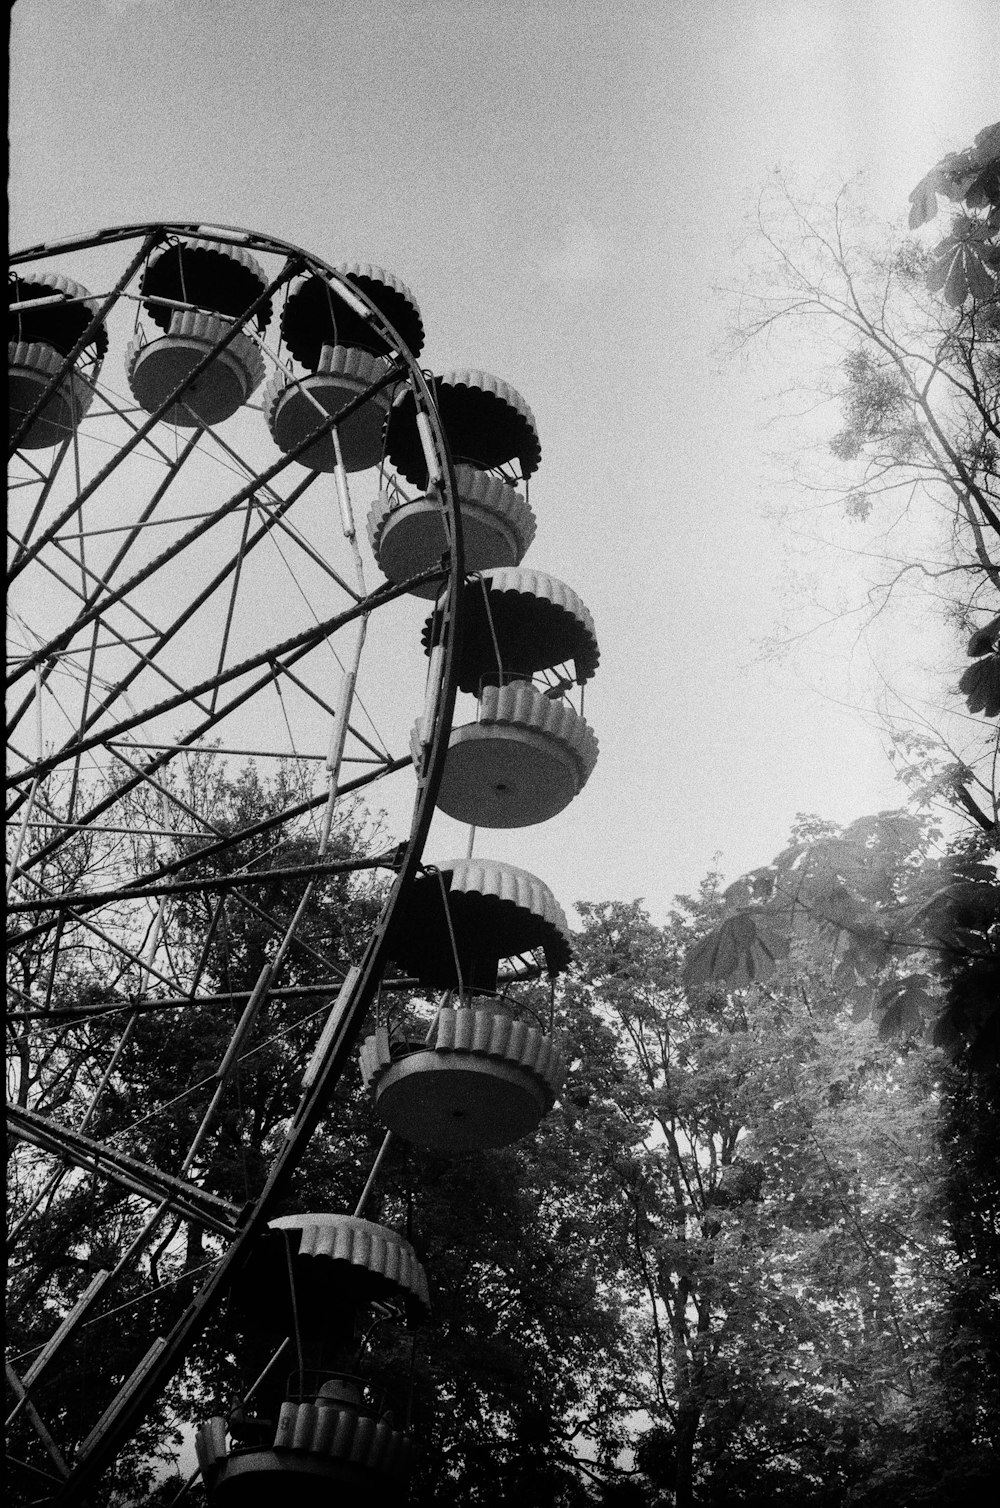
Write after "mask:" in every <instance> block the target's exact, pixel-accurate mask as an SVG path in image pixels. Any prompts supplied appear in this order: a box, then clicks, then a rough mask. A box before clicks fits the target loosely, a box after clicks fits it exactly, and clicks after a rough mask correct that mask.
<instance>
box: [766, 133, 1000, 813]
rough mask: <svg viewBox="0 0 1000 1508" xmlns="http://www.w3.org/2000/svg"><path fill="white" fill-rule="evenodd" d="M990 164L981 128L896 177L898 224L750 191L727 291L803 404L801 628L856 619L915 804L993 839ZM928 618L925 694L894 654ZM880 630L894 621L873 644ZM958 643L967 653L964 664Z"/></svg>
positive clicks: (999, 430)
mask: <svg viewBox="0 0 1000 1508" xmlns="http://www.w3.org/2000/svg"><path fill="white" fill-rule="evenodd" d="M998 164H1000V125H993V126H990V127H987V128H986V129H985V130H984V131H982V132H980V134H979V136H977V138H976V142H975V144H974V146H973V147H972V148H970V149H969V151H967V152H963V153H954V154H950V155H949V156H948V157H946V158H945V159H944V160H943V161H942V162H941V163H939V164H938V165H937V166H936V167H935V168H933V169H932V170H931V171H930V172H929V173H928V174H927V175H926V177H925V178H924V179H923V180H922V182H921V184H920V185H918V187H917V188H916V189H915V190H914V193H913V195H911V202H912V213H911V222H910V223H911V234H910V235H909V236H906V235H904V234H902V233H899V232H895V231H891V230H887V229H885V228H883V227H878V226H876V225H873V224H872V223H871V221H870V220H869V219H868V218H867V217H866V216H865V214H864V211H863V208H862V207H861V206H860V205H858V204H857V203H856V202H855V198H854V196H853V195H852V194H851V193H850V192H849V191H847V190H845V191H843V192H841V193H840V194H838V195H837V197H836V198H835V200H834V202H833V205H832V206H831V207H830V208H829V209H825V208H823V207H822V206H818V207H811V206H807V205H805V204H803V203H802V202H801V201H800V200H798V199H797V198H796V197H795V196H794V195H793V194H792V192H791V190H790V189H789V188H788V187H787V186H786V185H785V184H783V183H781V182H780V181H779V182H777V183H776V184H775V186H774V187H773V189H771V190H769V191H768V192H767V193H766V194H765V195H764V196H763V197H762V200H761V204H760V214H759V233H760V241H759V244H760V245H761V246H762V248H763V256H762V265H761V267H760V269H759V272H758V273H757V274H756V275H755V277H754V279H753V280H752V282H751V284H750V286H749V287H748V288H746V289H745V290H743V293H742V295H741V302H740V318H739V337H738V338H739V340H740V343H741V345H742V346H743V348H744V349H747V348H749V347H750V346H751V345H752V344H759V343H760V342H762V341H765V340H766V341H767V342H768V343H769V344H768V349H769V351H770V353H771V354H772V356H773V355H777V354H778V353H779V352H780V355H781V357H782V358H783V359H787V362H788V364H789V367H790V369H791V370H792V371H793V372H794V373H795V374H796V376H795V377H794V378H793V379H792V381H791V384H790V386H791V388H792V389H793V390H794V391H795V392H796V396H797V398H798V399H799V401H798V402H797V404H796V408H797V409H798V410H799V412H800V414H801V411H802V409H803V407H805V408H806V409H807V412H808V419H807V420H806V419H805V418H802V419H800V420H799V421H798V433H799V443H800V444H801V446H802V447H803V452H804V455H805V460H804V461H803V462H800V463H799V464H798V465H797V466H796V467H795V468H794V485H795V489H796V495H797V497H798V498H799V499H802V500H804V501H803V502H802V505H801V510H800V511H797V512H796V517H795V521H794V527H795V528H796V530H797V531H802V529H803V526H804V528H805V531H806V532H808V533H809V534H810V535H811V536H812V537H813V538H814V539H815V540H817V541H820V542H822V545H823V547H824V548H823V553H822V562H823V571H824V575H825V578H826V580H825V583H824V587H821V588H820V590H821V591H822V593H823V595H822V608H821V610H820V611H819V612H814V614H813V618H812V620H811V621H809V622H808V624H807V629H806V631H807V632H811V631H813V629H815V628H819V627H821V626H822V627H825V628H826V629H828V630H829V629H830V628H831V627H832V626H833V625H834V624H837V623H839V624H841V625H844V624H845V623H847V622H854V623H857V624H859V625H860V627H859V637H860V636H864V637H865V639H866V642H867V643H868V644H869V645H870V646H871V649H870V652H871V654H872V656H873V658H874V660H875V663H876V672H877V674H878V675H879V677H880V678H881V679H882V680H883V681H884V682H885V683H886V684H885V685H884V687H883V689H882V691H881V693H880V695H881V698H882V704H883V706H884V707H885V708H886V710H887V711H888V712H889V713H890V714H891V726H892V731H893V738H894V744H895V747H894V753H895V756H896V759H897V761H898V766H899V768H900V771H901V773H902V774H904V776H906V777H907V778H908V779H909V781H910V783H911V785H912V787H913V789H914V791H915V792H916V793H918V794H919V795H921V796H922V798H923V799H924V800H925V801H927V802H928V803H931V804H934V803H937V804H938V805H939V807H940V806H950V807H951V808H952V809H954V810H957V811H958V812H960V814H961V816H962V818H963V819H964V820H968V819H971V820H972V821H973V822H974V823H975V824H976V825H977V826H978V827H980V828H981V829H982V830H983V831H984V832H986V833H988V834H989V835H990V836H991V837H992V839H993V840H994V842H995V840H996V836H997V831H998V805H997V802H998V792H997V786H996V779H995V763H996V759H995V756H996V748H997V743H996V739H997V729H996V722H995V720H996V718H997V716H998V715H1000V640H998V635H1000V617H998V613H997V607H998V591H1000V556H998V553H997V551H998V538H1000V471H998V454H1000V450H998V446H1000V346H998V342H1000V191H998V188H997V182H998ZM942 200H943V201H944V202H945V207H944V208H942ZM803 336H805V337H807V339H808V345H807V346H804V343H803ZM785 338H787V346H782V345H781V344H780V342H781V341H782V340H783V339H785ZM806 352H808V353H809V355H808V357H807V356H806V354H805V353H806ZM803 391H805V392H806V393H807V394H808V397H809V400H810V401H808V403H807V404H806V405H803V404H802V402H801V398H802V395H803ZM831 410H832V412H831ZM832 501H839V504H840V513H841V516H842V517H844V518H846V519H847V520H848V521H849V527H848V528H847V529H846V530H845V529H843V528H841V527H840V526H838V524H837V521H836V513H835V512H834V510H833V509H831V506H830V504H831V502H832ZM852 556H853V559H851V557H852ZM845 558H847V559H851V579H850V581H849V582H848V583H847V584H846V585H845V586H844V588H843V591H842V595H841V597H840V598H839V599H837V598H834V596H833V588H832V586H831V585H830V582H831V581H832V580H834V579H836V578H837V576H838V571H839V567H838V565H837V562H838V560H841V561H842V560H843V559H845ZM840 574H841V575H842V574H843V573H842V572H841V573H840ZM932 617H936V618H937V619H938V620H940V621H942V622H943V623H945V624H946V625H947V629H948V632H949V634H950V635H951V639H952V645H951V648H950V650H949V651H948V653H949V658H950V660H951V666H950V668H949V670H948V671H947V672H946V673H945V675H943V676H942V680H941V684H940V685H939V687H938V688H937V690H936V691H934V690H932V691H931V692H930V694H928V691H927V688H926V686H924V687H922V688H915V686H914V685H913V684H912V679H913V678H912V675H910V671H911V670H912V668H913V667H912V666H907V665H906V664H905V663H903V664H900V655H899V653H898V649H899V645H900V643H901V642H902V643H905V642H906V641H908V640H913V641H918V640H920V638H921V636H926V633H927V624H928V620H929V619H930V618H932ZM887 623H892V624H893V625H894V632H893V634H892V635H887V636H884V637H883V639H882V640H879V639H878V638H877V631H878V629H879V628H880V626H881V625H883V624H887ZM801 626H802V625H801V624H800V625H799V628H800V630H801ZM960 646H961V647H960ZM962 649H966V650H967V653H968V657H969V658H970V659H971V660H972V662H973V663H971V664H968V665H966V666H965V668H964V669H962V668H961V653H962ZM925 652H926V651H924V653H925ZM883 660H884V661H885V666H883V663H882V662H883Z"/></svg>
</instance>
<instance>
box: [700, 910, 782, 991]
mask: <svg viewBox="0 0 1000 1508" xmlns="http://www.w3.org/2000/svg"><path fill="white" fill-rule="evenodd" d="M787 956H788V939H787V937H782V936H781V934H780V933H778V932H776V931H775V930H774V929H773V928H772V927H771V926H770V925H769V923H768V919H767V917H766V915H765V913H764V912H763V911H760V910H756V911H737V912H735V913H734V914H733V915H732V916H727V917H726V919H725V921H723V922H721V923H720V925H719V926H718V927H716V928H715V929H714V930H713V931H711V932H710V933H709V934H708V936H707V937H703V938H702V940H701V941H700V942H699V943H697V944H696V945H695V946H694V947H693V948H692V949H691V950H690V952H689V953H688V956H687V961H686V963H685V965H684V982H685V984H687V985H696V984H708V983H710V982H711V981H712V980H718V981H719V982H720V983H723V984H727V985H729V986H730V988H732V989H743V988H745V987H746V986H747V985H750V984H756V983H759V982H760V981H761V980H763V979H769V978H770V977H771V975H772V974H773V973H774V970H775V968H776V966H777V963H778V961H779V960H780V959H782V958H787Z"/></svg>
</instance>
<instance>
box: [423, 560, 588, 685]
mask: <svg viewBox="0 0 1000 1508" xmlns="http://www.w3.org/2000/svg"><path fill="white" fill-rule="evenodd" d="M464 591H465V601H464V603H463V609H464V621H463V632H462V649H461V658H460V663H459V671H458V684H459V687H460V688H461V690H462V691H471V692H478V691H479V689H480V687H481V686H482V684H483V683H484V681H486V680H488V679H492V680H498V679H499V680H501V681H502V680H505V679H506V678H507V677H513V676H531V675H535V674H537V673H538V672H539V671H542V670H551V669H553V668H554V667H555V666H557V665H563V664H567V663H570V662H572V664H573V667H574V675H575V679H576V681H577V683H578V684H579V685H583V683H584V682H585V681H588V680H590V678H591V676H592V675H593V674H594V672H595V670H596V669H597V666H598V664H599V662H600V658H601V656H600V650H599V649H598V645H597V633H596V630H595V628H594V620H593V618H592V617H591V615H590V612H589V611H588V609H587V608H586V607H585V606H584V603H583V602H582V601H581V599H580V598H579V597H578V596H577V594H576V592H574V591H573V589H572V587H569V586H567V585H566V583H565V582H563V581H559V580H557V579H556V577H555V576H549V575H547V574H546V573H545V572H544V571H532V570H529V569H527V568H526V567H524V566H509V567H501V568H500V569H498V570H495V571H484V572H483V574H482V575H481V576H478V577H475V578H473V579H471V580H469V581H467V582H466V584H465V588H464ZM441 628H442V618H441V615H440V614H439V613H437V612H434V613H432V614H431V616H430V617H429V618H428V619H427V621H426V623H425V624H424V628H423V634H422V642H423V645H424V650H425V652H426V653H429V652H430V650H431V649H432V648H433V646H434V645H435V644H437V642H438V639H439V637H440V634H441Z"/></svg>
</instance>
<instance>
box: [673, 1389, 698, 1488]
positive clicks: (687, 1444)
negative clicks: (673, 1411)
mask: <svg viewBox="0 0 1000 1508" xmlns="http://www.w3.org/2000/svg"><path fill="white" fill-rule="evenodd" d="M700 1423H701V1409H700V1408H699V1407H698V1405H697V1404H696V1403H695V1402H694V1401H693V1400H688V1401H686V1402H684V1403H682V1404H681V1406H680V1408H679V1409H678V1410H677V1431H676V1434H675V1437H674V1438H675V1441H676V1451H677V1455H676V1462H677V1464H676V1467H675V1470H674V1508H692V1505H693V1503H694V1442H695V1440H696V1439H697V1438H698V1425H699V1424H700Z"/></svg>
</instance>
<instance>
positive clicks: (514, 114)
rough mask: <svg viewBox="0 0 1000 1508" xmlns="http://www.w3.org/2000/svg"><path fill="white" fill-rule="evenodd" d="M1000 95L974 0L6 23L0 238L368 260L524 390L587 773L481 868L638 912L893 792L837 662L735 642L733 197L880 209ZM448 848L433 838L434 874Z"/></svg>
mask: <svg viewBox="0 0 1000 1508" xmlns="http://www.w3.org/2000/svg"><path fill="white" fill-rule="evenodd" d="M998 78H1000V4H998V3H997V0H898V3H893V0H623V3H621V4H619V5H616V6H612V5H610V4H608V3H607V0H600V3H596V4H595V3H591V0H503V3H499V0H366V3H359V0H354V3H338V0H90V3H89V4H81V3H80V0H17V4H16V5H15V8H14V12H13V31H12V53H11V117H12V120H11V184H10V218H11V232H10V233H11V241H12V244H13V245H15V246H18V245H24V244H30V243H34V242H36V241H40V240H45V239H55V238H59V237H63V236H67V235H69V234H72V233H73V232H74V231H78V230H86V229H89V228H96V227H98V226H103V225H112V224H116V223H126V222H132V221H138V220H144V219H156V218H163V219H170V218H183V219H203V220H206V221H210V222H215V223H220V224H227V223H228V224H237V225H244V226H247V227H250V228H252V229H257V230H262V231H271V232H274V233H276V234H278V235H281V236H284V237H286V238H287V239H289V240H291V241H293V242H296V243H299V244H301V245H303V246H305V247H307V248H308V249H310V250H312V251H314V252H316V253H318V254H319V255H320V256H323V257H325V258H328V259H330V260H339V259H342V258H345V257H356V258H358V259H361V260H364V261H371V262H374V263H377V264H380V265H382V266H385V267H387V268H390V269H391V270H393V271H394V272H395V273H396V274H397V275H398V276H400V277H402V278H403V279H404V281H405V282H406V283H408V284H409V286H410V287H411V288H412V289H413V290H414V291H415V293H416V294H417V297H418V299H419V301H420V305H421V309H422V313H423V318H424V324H425V327H426V329H427V331H428V342H427V346H426V347H425V351H424V353H423V355H422V357H421V360H422V363H423V364H425V365H427V366H429V367H432V368H434V369H435V370H443V369H447V368H449V367H466V366H469V367H483V368H485V369H487V370H489V371H492V372H494V373H496V374H497V375H498V376H500V377H502V378H504V379H505V380H507V381H509V382H511V383H512V384H513V385H514V386H515V387H516V388H517V389H518V390H519V391H520V392H522V393H523V394H524V396H525V398H526V399H527V401H528V403H529V404H530V405H531V407H532V408H533V410H534V413H535V415H536V418H537V421H538V425H539V430H540V434H541V439H542V449H543V459H542V466H541V469H540V471H539V473H538V475H537V477H536V478H535V479H534V480H533V483H532V489H531V500H532V505H533V507H534V510H535V513H536V515H537V517H538V523H539V529H538V536H537V539H536V542H535V544H534V546H533V547H532V550H531V552H530V554H529V556H528V558H527V560H526V562H525V564H526V565H531V566H534V567H536V568H538V569H541V570H547V571H549V572H551V573H552V574H553V575H556V576H558V577H561V578H562V579H563V580H565V581H567V582H568V583H569V584H570V585H571V586H573V587H574V588H575V589H576V590H577V591H578V592H579V593H580V595H581V596H582V597H583V599H584V600H585V601H586V602H587V604H588V606H589V607H590V608H591V611H592V612H593V614H594V617H595V620H596V623H597V627H598V633H599V637H600V642H601V649H602V663H601V667H600V670H599V672H598V675H597V677H596V679H595V681H594V682H593V683H592V686H591V687H589V688H588V693H587V715H588V719H589V721H590V722H591V723H592V725H593V726H594V728H595V731H596V732H597V734H598V737H599V739H600V741H601V748H602V753H601V758H600V760H599V762H598V766H597V769H596V771H595V773H594V775H593V776H592V778H591V781H590V783H589V785H588V786H587V788H586V790H585V791H584V793H583V794H582V795H581V796H580V797H579V798H578V799H577V800H576V802H574V803H573V805H572V806H571V807H570V808H569V809H568V810H567V811H566V812H565V813H563V814H562V815H561V816H560V817H558V818H556V819H554V820H553V821H552V822H550V823H548V824H545V825H543V826H541V827H538V828H534V829H529V830H521V831H519V832H515V833H511V834H497V835H490V836H489V837H487V835H485V834H484V835H481V838H480V841H479V843H478V844H477V851H478V852H482V853H483V854H492V855H493V856H495V857H499V858H505V859H508V860H509V861H511V862H513V863H518V864H521V865H523V866H524V867H526V868H528V869H531V870H533V871H534V872H535V873H537V874H538V875H539V876H540V877H541V878H543V879H545V880H546V881H547V882H548V883H549V884H550V885H551V886H552V888H553V890H554V891H555V893H556V895H557V897H558V898H559V899H560V900H561V901H562V903H563V904H564V905H566V906H567V907H568V906H569V905H570V904H571V903H572V902H573V901H574V900H577V899H594V900H599V899H608V898H613V897H624V898H631V897H632V896H637V895H641V896H645V897H646V898H647V899H648V901H649V903H650V906H651V908H652V910H653V912H654V914H656V915H660V914H662V912H663V910H664V909H665V908H666V906H667V905H668V904H669V901H670V898H671V897H672V895H673V894H674V893H675V892H676V891H678V890H690V889H692V888H694V887H695V886H696V885H697V882H698V879H699V877H700V876H701V874H702V873H704V871H705V870H706V869H707V868H708V867H709V865H710V864H711V862H712V860H713V856H714V855H715V854H716V853H720V854H721V864H722V867H723V868H724V870H725V871H726V873H727V874H728V875H729V876H735V874H737V873H738V872H740V871H741V870H743V869H746V868H748V867H750V866H752V865H755V864H759V863H763V862H765V861H766V860H767V859H768V858H770V857H771V856H772V854H773V853H775V852H776V851H777V850H778V848H779V847H781V846H782V844H783V842H784V839H785V836H786V834H787V830H788V827H789V824H790V822H791V821H792V819H793V817H794V814H795V813H796V812H797V811H815V812H818V813H820V814H822V815H824V816H828V817H831V818H834V819H837V820H847V819H850V818H851V817H854V816H857V815H860V814H862V813H864V812H866V811H870V810H875V809H878V808H879V807H884V806H887V805H895V804H898V803H899V801H900V800H901V799H902V792H901V790H900V788H899V787H898V786H897V785H895V784H894V782H893V780H892V776H891V771H890V769H889V766H888V764H887V762H886V759H885V755H884V750H883V742H884V740H883V736H882V735H881V734H880V732H879V731H878V729H877V728H876V727H874V726H873V725H872V723H871V720H870V719H866V718H865V717H863V716H861V715H860V714H858V713H855V712H852V711H851V710H850V708H849V707H845V706H844V705H842V702H843V700H844V697H845V695H849V694H854V693H856V695H857V697H858V699H859V700H860V699H863V697H864V696H865V694H866V691H867V688H866V687H865V686H864V685H860V684H859V685H857V686H855V687H853V688H852V687H851V686H850V685H849V682H850V675H851V672H850V667H845V666H834V667H833V668H832V672H831V666H830V665H829V663H828V661H827V660H825V659H824V657H823V654H822V652H821V650H819V649H817V651H816V652H815V656H814V657H813V658H810V656H809V654H800V655H799V656H798V658H797V659H796V661H795V663H794V665H788V664H784V665H767V664H764V663H762V662H761V661H760V659H759V656H758V654H757V652H756V650H755V644H756V643H757V641H759V640H762V639H764V638H766V637H767V635H768V634H769V633H770V632H771V630H772V629H773V627H774V625H775V622H776V620H777V619H778V617H779V616H787V613H788V609H789V604H788V601H787V598H786V593H787V572H786V555H785V544H784V542H783V540H782V537H781V535H780V533H779V531H778V530H777V528H776V526H775V525H774V524H773V523H771V522H769V521H768V519H767V517H766V515H765V511H764V507H765V504H766V502H767V496H766V488H767V479H768V477H769V476H770V470H769V467H768V465H767V463H766V461H765V451H766V449H768V448H769V447H770V446H771V445H772V444H773V439H772V437H771V436H769V435H767V434H765V433H764V432H763V428H762V420H763V418H764V417H766V413H767V405H766V402H765V401H763V397H764V395H765V394H766V390H767V384H765V383H764V382H763V379H762V378H761V377H760V376H758V375H754V376H749V375H748V374H747V372H746V371H745V370H743V369H741V368H740V366H739V365H738V364H737V363H736V362H728V361H727V359H726V358H725V356H724V353H723V351H722V347H723V345H724V336H725V326H726V320H727V317H728V314H729V312H730V311H729V310H727V308H726V306H725V303H724V301H723V300H722V299H721V298H720V296H719V295H718V294H717V293H716V292H715V291H714V290H715V288H716V286H717V285H719V284H726V285H734V284H738V283H739V282H740V279H741V253H740V252H739V246H740V241H741V238H742V237H743V235H744V217H745V214H746V210H747V207H748V205H749V204H750V203H751V201H752V200H753V198H754V196H755V193H756V191H757V189H758V188H759V187H760V185H761V184H762V182H763V181H764V180H765V178H766V177H767V176H768V174H769V172H770V171H771V170H772V169H773V168H774V167H775V166H776V165H785V166H788V167H789V168H792V169H793V170H794V171H795V172H796V173H797V174H798V175H799V176H801V177H803V178H804V179H805V180H807V181H812V180H821V181H823V182H825V183H827V184H833V183H836V182H838V181H839V180H843V179H845V178H847V177H850V176H852V175H853V174H854V173H855V172H856V171H858V170H859V169H863V170H865V172H866V175H867V178H866V184H867V188H866V192H867V194H868V198H869V202H870V203H871V204H872V205H873V207H874V208H875V210H876V211H877V212H879V213H882V214H885V215H886V216H888V217H891V218H896V219H902V218H903V216H904V214H905V209H906V198H907V194H908V192H909V190H910V188H911V187H912V186H913V185H914V184H915V183H916V181H917V180H918V179H919V178H920V177H921V176H922V175H923V173H924V172H925V171H926V170H927V168H929V167H930V166H931V165H932V164H933V163H934V162H935V161H937V159H938V158H939V157H940V156H941V155H942V153H943V152H945V151H947V150H949V149H953V148H961V147H964V146H966V145H968V144H969V143H970V142H971V140H972V137H973V136H974V134H975V132H976V131H977V130H979V129H980V127H982V126H983V125H985V124H987V123H988V122H989V121H991V120H994V119H996V117H997V114H998V113H1000V111H998V96H1000V89H998V88H997V79H998ZM769 381H773V386H774V387H777V386H778V385H779V384H780V381H781V374H780V373H774V374H773V379H769ZM417 621H419V617H418V619H417ZM834 683H835V684H834ZM824 690H825V691H827V692H829V695H824V694H823V693H824ZM831 698H832V699H831ZM463 847H464V843H463V840H462V839H461V837H459V836H457V835H456V830H455V829H454V827H453V826H450V827H449V826H446V825H442V826H441V827H440V828H439V829H438V830H437V831H435V833H434V834H433V835H432V841H431V844H430V846H429V848H428V850H427V856H428V858H431V859H434V858H445V857H449V856H451V855H452V854H454V853H456V852H461V851H463Z"/></svg>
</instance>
